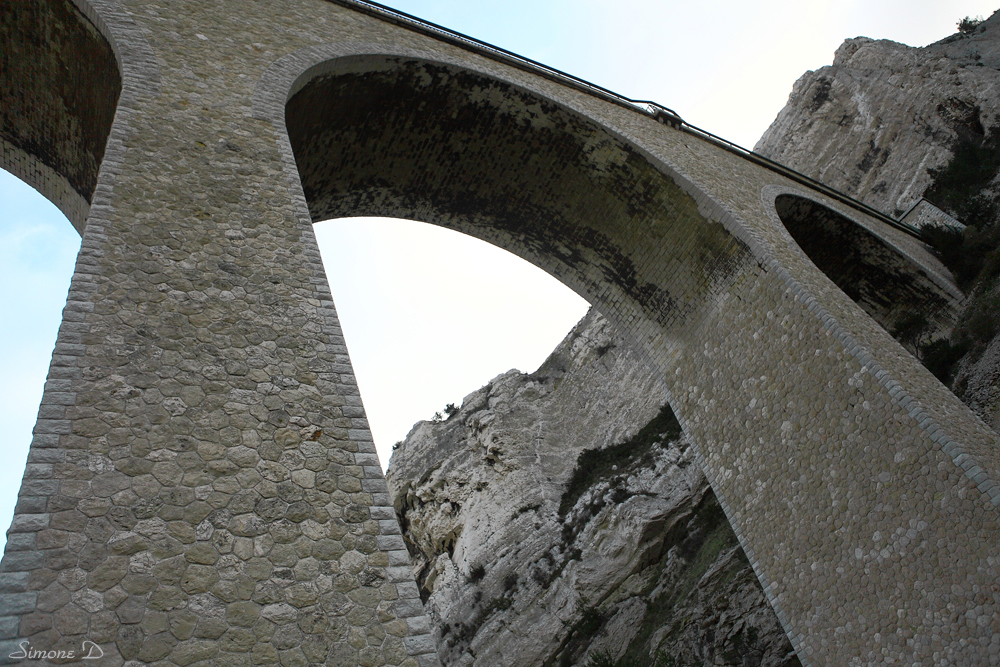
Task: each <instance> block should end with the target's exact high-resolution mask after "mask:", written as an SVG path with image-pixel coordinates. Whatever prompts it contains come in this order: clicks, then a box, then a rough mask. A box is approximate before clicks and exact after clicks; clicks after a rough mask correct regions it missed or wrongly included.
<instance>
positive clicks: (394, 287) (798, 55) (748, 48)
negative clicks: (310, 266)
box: [0, 0, 994, 540]
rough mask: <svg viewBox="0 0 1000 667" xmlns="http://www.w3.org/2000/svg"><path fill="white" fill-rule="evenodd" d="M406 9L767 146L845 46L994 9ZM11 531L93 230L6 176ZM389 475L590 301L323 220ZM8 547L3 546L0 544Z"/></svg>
mask: <svg viewBox="0 0 1000 667" xmlns="http://www.w3.org/2000/svg"><path fill="white" fill-rule="evenodd" d="M392 4H393V6H394V7H397V8H398V9H401V10H402V11H405V12H408V13H411V14H415V15H417V16H420V17H422V18H425V19H427V20H429V21H433V22H435V23H439V24H442V25H444V26H446V27H448V28H452V29H454V30H458V31H460V32H464V33H466V34H468V35H471V36H473V37H477V38H479V39H482V40H485V41H487V42H491V43H493V44H496V45H497V46H501V47H503V48H506V49H509V50H511V51H514V52H516V53H520V54H522V55H524V56H527V57H529V58H533V59H535V60H539V61H541V62H544V63H546V64H548V65H550V66H553V67H556V68H559V69H562V70H565V71H567V72H569V73H571V74H574V75H577V76H580V77H582V78H585V79H588V80H590V81H593V82H594V83H597V84H599V85H602V86H605V87H607V88H611V89H612V90H615V91H617V92H619V93H622V94H624V95H628V96H630V97H633V98H641V99H653V100H656V101H658V102H660V103H661V104H664V105H666V106H668V107H671V108H673V109H674V110H676V111H677V112H678V113H680V114H681V116H682V117H684V118H685V119H686V120H687V121H689V122H691V123H693V124H695V125H698V126H700V127H703V128H704V129H706V130H709V131H711V132H713V133H715V134H718V135H720V136H722V137H725V138H727V139H730V140H731V141H735V142H736V143H738V144H741V145H744V146H746V147H748V148H750V147H752V146H753V144H754V143H755V142H756V140H757V139H758V138H759V136H760V135H761V133H762V132H763V131H764V130H765V129H766V128H767V126H768V125H769V124H770V122H771V121H772V120H773V119H774V116H775V115H776V114H777V112H778V111H779V110H780V109H781V107H782V106H783V105H784V102H785V99H786V98H787V96H788V93H789V92H790V91H791V88H792V84H793V83H794V82H795V80H796V79H797V78H798V77H799V76H800V75H801V74H802V73H803V72H804V71H806V70H807V69H816V68H819V67H822V66H824V65H827V64H829V63H830V62H831V61H832V59H833V52H834V50H835V49H836V48H837V46H839V45H840V43H841V42H842V41H843V39H844V38H846V37H854V36H859V35H865V36H868V37H873V38H885V39H893V40H895V41H899V42H903V43H906V44H910V45H914V46H922V45H925V44H927V43H930V42H933V41H936V40H938V39H941V38H943V37H945V36H947V35H949V34H951V33H952V32H954V31H955V23H956V21H957V20H958V19H960V18H962V17H963V16H966V15H972V16H975V15H983V16H988V15H989V14H990V13H991V12H992V10H993V9H994V7H993V6H992V5H991V4H989V3H986V2H982V1H979V0H953V1H950V2H943V1H937V2H932V1H927V0H923V1H913V0H885V1H882V2H879V1H878V0H866V1H859V0H854V1H846V2H845V1H833V0H829V1H813V2H810V1H803V0H798V1H790V0H788V1H786V0H782V1H777V0H774V1H763V2H747V1H746V0H743V1H741V2H735V1H731V0H707V1H706V0H703V1H702V2H699V3H694V2H689V1H685V2H680V1H674V0H666V1H660V2H650V1H648V0H619V1H618V2H615V3H611V2H607V1H602V2H598V1H597V0H574V2H568V1H565V0H531V1H528V0H513V1H510V2H504V3H498V2H478V1H472V0H462V1H459V0H397V1H396V2H395V3H392ZM0 202H2V204H0V210H2V213H0V279H2V280H3V284H5V285H6V289H4V290H2V292H0V312H2V313H3V314H4V317H3V319H2V321H0V345H2V349H3V350H5V352H4V354H3V355H0V379H2V380H3V381H2V383H0V421H2V423H3V424H4V426H5V428H4V431H3V433H2V434H0V457H2V459H0V460H2V462H3V465H2V466H0V524H3V526H4V527H6V526H7V525H9V524H8V522H9V520H10V517H11V516H12V514H13V506H14V500H15V497H16V493H17V488H18V486H19V485H20V478H21V472H22V470H23V467H24V460H25V457H26V454H27V446H28V443H29V442H30V439H31V428H32V426H33V424H34V418H35V414H36V411H37V407H38V401H39V400H40V396H41V390H42V385H43V382H44V378H45V373H46V370H47V367H48V363H49V357H50V355H51V351H52V346H53V344H54V341H55V334H56V329H57V327H58V323H59V319H60V312H61V309H62V306H63V303H64V301H65V296H66V291H67V289H68V286H69V278H70V275H71V274H72V270H73V262H74V258H75V255H76V252H77V250H78V248H79V244H80V240H79V236H78V235H77V234H76V232H75V231H74V230H73V228H72V227H71V226H70V224H69V222H68V221H67V220H66V219H65V218H64V217H63V216H62V214H61V213H59V211H58V210H56V209H55V208H54V207H53V206H52V205H50V204H49V203H48V202H46V201H45V200H43V199H41V197H40V196H38V195H37V194H36V193H35V192H34V191H32V190H31V189H30V188H27V186H24V185H23V184H21V183H20V182H19V181H17V180H16V179H14V178H13V177H11V176H9V175H8V174H6V173H4V172H0ZM317 235H318V237H319V239H320V244H321V251H322V253H323V258H324V262H325V264H326V266H327V273H328V275H329V278H330V282H331V289H332V290H333V295H334V299H335V301H336V302H337V308H338V311H339V313H340V316H341V320H342V324H343V326H344V329H345V334H346V336H347V340H348V345H349V347H350V349H351V353H352V359H353V362H354V366H355V370H356V373H357V376H358V380H359V383H360V385H361V389H362V396H363V398H364V401H365V406H366V409H367V410H368V414H369V419H370V421H371V424H372V429H373V432H374V434H375V439H376V444H377V446H378V448H379V451H380V456H381V457H382V462H383V466H384V465H385V464H386V463H387V462H388V451H389V449H390V448H391V446H392V443H393V442H395V441H396V440H398V439H401V438H402V437H404V436H405V435H406V432H407V431H408V430H409V427H410V426H411V425H412V424H413V423H414V422H415V421H416V420H418V419H426V418H430V416H431V415H432V414H433V413H434V411H435V410H439V409H441V408H443V407H444V405H445V404H446V403H449V402H455V403H457V402H460V401H461V400H462V398H463V397H464V396H465V395H466V394H468V393H469V392H471V391H473V390H475V389H477V388H478V387H479V386H481V385H482V384H484V383H485V382H487V381H488V380H489V379H491V378H492V377H494V376H495V375H497V374H499V373H502V372H504V371H506V370H508V369H509V368H512V367H517V368H520V369H522V370H526V371H531V370H534V369H535V367H537V366H538V364H539V363H541V361H542V360H544V358H545V356H546V355H547V354H548V352H549V351H551V349H552V348H553V347H554V346H555V344H556V343H557V342H558V341H559V340H560V339H561V338H562V336H563V335H564V334H565V333H566V331H568V329H569V328H570V326H572V324H573V323H574V322H575V321H576V320H577V319H578V318H579V317H580V316H582V315H583V313H584V311H585V309H586V304H584V303H583V302H582V300H581V299H579V297H576V296H575V295H573V294H571V293H570V292H569V291H568V290H567V289H566V288H564V287H563V286H561V285H560V284H558V283H556V282H555V281H554V280H552V279H551V278H549V277H548V276H546V275H545V274H543V273H541V272H540V271H538V270H537V269H535V268H533V267H531V266H528V265H526V264H525V263H523V262H521V260H518V259H516V258H513V257H512V256H510V255H508V254H507V253H505V252H503V251H500V250H496V249H494V248H490V247H489V246H486V245H485V244H483V243H481V242H479V241H475V240H473V239H469V238H467V237H462V236H461V235H458V234H455V233H452V232H448V231H446V230H441V229H436V228H431V227H429V226H427V225H422V224H419V223H404V222H400V221H381V222H368V223H362V222H347V221H332V222H326V223H321V224H319V225H318V226H317ZM0 540H2V538H0Z"/></svg>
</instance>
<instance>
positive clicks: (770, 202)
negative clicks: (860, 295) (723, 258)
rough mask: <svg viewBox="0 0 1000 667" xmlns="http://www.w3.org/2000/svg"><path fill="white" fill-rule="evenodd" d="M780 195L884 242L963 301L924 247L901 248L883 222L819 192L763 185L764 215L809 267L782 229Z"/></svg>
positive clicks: (948, 277)
mask: <svg viewBox="0 0 1000 667" xmlns="http://www.w3.org/2000/svg"><path fill="white" fill-rule="evenodd" d="M783 195H788V196H792V197H798V198H800V199H805V200H807V201H809V202H812V203H813V204H816V205H818V206H821V207H823V208H825V209H828V210H830V211H832V212H833V213H836V214H837V215H839V216H841V217H843V218H845V219H847V220H848V221H850V222H852V223H854V224H855V225H857V226H858V227H860V228H861V229H863V230H865V231H866V232H868V233H869V234H871V235H872V236H874V237H875V238H876V239H878V240H879V241H881V242H882V243H885V244H886V246H888V247H889V248H890V249H891V250H892V251H893V252H895V253H897V254H898V255H899V256H900V257H903V258H905V259H906V260H907V261H908V262H910V263H911V264H912V265H913V266H914V268H915V269H917V270H919V271H922V272H923V273H924V274H926V276H927V278H928V279H929V280H931V282H933V283H934V284H935V285H936V286H937V287H938V288H939V289H941V291H943V292H944V293H946V294H947V295H948V296H950V297H951V298H952V299H954V300H955V301H956V302H959V303H960V302H962V301H964V300H965V295H964V294H963V293H962V291H961V290H959V289H958V287H957V286H956V285H955V282H954V280H953V279H952V277H951V274H950V273H949V272H948V270H947V269H946V268H945V267H944V266H943V265H942V264H941V263H940V262H939V261H938V260H937V258H935V257H934V256H933V255H931V254H930V253H928V252H927V251H926V250H924V249H923V248H921V247H918V246H917V245H916V244H917V243H918V241H916V240H915V239H914V241H913V245H912V246H911V247H907V245H908V244H907V245H904V243H901V242H900V239H899V238H896V237H895V235H892V234H887V233H885V232H884V230H882V229H881V228H880V226H881V224H882V223H880V222H877V221H875V220H872V219H871V218H868V217H867V216H863V215H860V214H858V212H857V211H854V210H852V209H851V208H850V207H847V206H844V205H843V204H841V203H840V202H836V201H833V200H831V199H828V198H827V197H824V196H823V195H821V194H819V193H816V192H808V191H806V190H801V189H799V188H794V187H790V186H786V185H766V186H764V188H762V190H761V195H760V199H761V202H762V203H763V205H764V211H765V213H767V216H768V218H770V219H771V222H773V223H774V227H775V229H777V230H778V234H779V235H780V236H781V238H782V239H783V240H784V241H785V242H786V243H787V244H788V245H789V247H791V248H794V252H795V253H796V254H798V255H799V257H800V258H804V259H805V260H806V261H808V262H809V263H810V264H812V260H811V259H809V256H808V255H806V253H805V251H804V250H802V248H800V247H799V245H798V243H796V242H795V240H794V239H793V238H792V235H791V233H790V232H789V231H788V229H787V228H786V227H785V223H784V222H782V220H781V216H779V215H778V209H777V203H776V202H777V200H778V197H781V196H783ZM900 234H902V232H900ZM817 270H818V269H817Z"/></svg>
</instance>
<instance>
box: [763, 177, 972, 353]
mask: <svg viewBox="0 0 1000 667" xmlns="http://www.w3.org/2000/svg"><path fill="white" fill-rule="evenodd" d="M774 205H775V209H776V210H777V212H778V217H779V218H780V219H781V221H782V223H783V224H784V225H785V228H786V229H787V230H788V232H789V234H791V236H792V238H793V239H794V240H795V242H796V243H797V244H798V245H799V247H800V248H801V249H802V251H803V252H804V253H805V254H806V256H807V257H809V259H810V260H812V262H813V263H814V264H815V265H816V267H817V268H819V270H820V271H822V272H823V273H824V274H826V276H827V277H828V278H829V279H830V280H832V281H833V282H834V283H835V284H836V285H837V287H839V288H840V289H841V290H842V291H843V292H844V293H845V294H846V295H847V296H848V297H850V298H851V299H852V300H853V301H854V302H855V303H857V304H858V305H859V306H861V308H862V309H863V310H864V311H865V312H866V313H867V314H868V315H869V316H870V317H871V318H872V319H873V320H875V321H876V322H878V323H879V324H880V325H881V326H882V328H884V329H885V330H886V331H888V332H889V333H891V334H892V335H894V336H895V337H896V338H897V339H900V342H901V343H903V344H904V346H908V347H910V348H911V351H914V346H915V345H918V344H919V342H920V341H919V340H909V339H908V338H909V337H912V332H908V331H903V329H904V328H911V329H912V327H913V324H912V323H913V322H914V321H916V320H918V319H919V320H921V321H923V322H924V324H923V325H922V326H923V329H922V330H921V332H919V337H920V340H924V339H926V340H930V339H931V338H936V337H939V336H940V335H943V334H945V333H947V332H948V331H949V330H950V329H951V327H952V326H954V324H955V322H956V320H957V316H958V309H959V306H960V302H959V301H958V300H957V299H956V298H955V297H954V296H953V295H951V294H949V293H948V292H946V291H945V290H944V289H943V288H941V287H940V286H939V285H938V284H936V283H935V282H934V281H933V280H932V279H931V278H930V277H929V276H928V275H927V273H926V272H925V271H924V270H923V269H921V268H920V267H919V266H918V265H916V264H915V263H914V262H913V261H912V260H910V259H909V258H907V257H906V256H905V255H903V254H902V253H901V252H899V251H898V250H896V249H895V248H893V247H892V246H890V245H889V244H888V243H887V242H886V241H884V240H883V239H881V238H879V237H878V236H876V235H875V234H873V233H872V232H870V231H868V230H867V229H865V228H864V227H862V226H861V225H858V224H857V223H855V222H853V221H852V220H849V219H847V218H845V217H844V216H842V215H840V214H839V213H837V212H835V211H833V210H831V209H828V208H826V207H825V206H822V205H820V204H817V203H816V202H813V201H810V200H808V199H805V198H803V197H797V196H794V195H781V196H779V197H778V198H777V199H776V200H775V202H774Z"/></svg>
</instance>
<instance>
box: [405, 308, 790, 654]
mask: <svg viewBox="0 0 1000 667" xmlns="http://www.w3.org/2000/svg"><path fill="white" fill-rule="evenodd" d="M664 402H665V393H664V388H663V385H662V382H661V381H660V380H659V378H658V377H657V376H656V374H655V373H652V372H650V371H649V370H648V369H647V368H646V367H644V366H643V365H642V364H641V363H640V362H639V361H638V360H637V359H636V358H635V357H634V355H632V354H631V353H629V351H628V349H627V346H626V344H625V342H624V341H623V340H622V339H621V337H620V336H618V335H616V334H615V333H614V332H613V331H612V328H611V326H610V325H609V324H608V323H607V321H605V320H604V319H603V318H602V317H600V315H598V314H597V313H596V312H595V311H591V313H589V314H588V315H587V316H586V317H585V318H584V319H583V320H582V321H581V322H580V323H579V324H578V325H577V326H576V327H575V328H574V330H573V331H571V332H570V334H569V336H568V337H567V338H566V340H564V341H563V342H562V343H561V344H560V345H559V347H557V348H556V350H555V351H554V352H553V353H552V355H551V356H550V357H549V359H548V360H547V361H546V362H545V363H544V364H543V365H542V367H541V368H539V369H538V371H536V372H535V373H532V374H531V375H525V374H523V373H519V372H517V371H511V372H509V373H505V374H504V375H501V376H499V377H497V378H495V379H494V380H493V381H492V382H491V383H490V384H489V385H487V386H486V387H484V388H483V389H481V390H479V391H477V392H475V393H473V394H471V395H469V396H468V397H466V399H465V401H464V404H463V405H462V407H461V409H460V410H459V411H458V412H457V413H455V414H454V415H452V416H451V417H449V418H448V419H447V420H446V421H444V422H437V423H435V422H421V423H419V424H417V425H416V426H415V427H414V429H413V431H411V433H410V435H409V436H408V437H407V438H406V440H404V441H403V443H402V444H401V445H400V447H399V448H398V449H396V450H395V451H394V453H393V457H392V460H391V462H390V467H389V472H388V474H387V476H386V480H387V482H388V484H389V489H390V492H391V493H392V495H393V502H394V503H395V506H396V512H397V513H398V514H399V516H400V523H401V525H403V526H404V528H405V530H404V537H405V538H406V540H407V545H408V547H409V549H410V552H411V556H412V561H413V568H414V571H415V572H416V574H417V582H418V584H419V585H420V586H421V589H422V590H421V593H422V596H423V597H424V598H425V600H426V601H427V607H428V609H429V611H430V613H431V619H432V621H433V624H434V634H435V638H436V640H437V647H436V648H437V651H438V654H439V655H440V657H441V661H442V663H443V664H445V665H493V664H504V665H512V666H514V665H524V666H526V667H527V666H529V665H542V664H562V663H563V662H565V663H566V664H585V663H586V662H587V656H588V655H590V656H593V655H595V654H596V653H599V652H603V651H608V652H610V653H611V654H612V655H613V656H614V657H616V658H617V657H619V656H621V655H624V654H625V653H626V651H628V652H629V654H630V655H631V656H633V657H640V658H644V657H649V656H652V655H655V654H656V652H657V651H660V650H662V651H664V652H665V654H667V655H671V656H674V657H675V658H676V659H677V661H678V663H679V664H689V663H690V664H695V663H698V662H704V663H705V664H713V665H742V664H744V658H745V655H744V653H745V652H753V653H754V654H755V655H756V656H757V660H756V661H754V662H753V664H761V665H793V664H798V663H797V660H796V659H795V658H794V654H792V656H791V657H789V654H790V653H791V651H792V647H791V645H790V644H789V643H788V640H787V638H786V637H785V634H784V632H783V631H782V629H781V625H780V623H779V622H778V619H777V618H776V617H775V616H774V614H773V612H772V611H771V609H770V606H769V605H768V603H767V601H766V599H765V596H764V593H763V591H762V590H761V588H760V586H759V584H757V582H756V577H755V575H754V574H753V570H752V568H751V567H750V564H749V563H748V562H747V560H746V557H745V556H744V555H743V552H742V551H741V549H740V548H739V547H738V546H737V539H736V536H735V535H734V534H733V533H732V531H731V529H730V528H729V527H728V523H727V522H726V521H725V519H724V518H722V514H721V510H720V508H719V507H718V503H717V502H716V501H715V498H714V496H713V495H712V493H711V491H710V490H709V488H708V482H707V481H706V480H705V477H704V475H703V474H702V473H701V471H700V470H699V468H698V465H697V464H695V463H694V461H693V456H692V452H691V450H690V447H689V442H688V441H687V440H686V439H685V438H683V437H682V438H681V439H679V440H674V441H671V440H669V439H666V440H665V439H664V438H663V437H659V436H658V437H655V438H653V439H651V440H650V442H649V443H647V445H646V446H645V447H642V448H641V449H640V450H637V451H634V452H632V456H629V455H628V454H621V455H619V456H618V457H617V458H616V459H615V460H614V462H612V461H608V462H606V464H605V467H604V469H603V470H602V471H600V473H601V474H596V473H597V472H598V471H594V472H595V475H594V478H593V479H592V480H591V482H590V483H589V484H586V485H585V487H584V488H577V489H576V492H575V494H574V495H575V497H573V498H571V499H570V500H568V501H564V500H563V497H564V495H565V494H566V493H567V487H568V485H569V483H570V480H571V478H572V477H573V475H574V473H576V471H577V457H578V456H579V455H580V454H581V453H582V452H584V451H585V450H591V449H597V448H600V447H604V446H608V445H615V444H618V443H620V442H624V441H626V440H627V439H628V438H629V437H631V436H633V435H635V434H636V432H638V431H639V430H640V429H641V428H642V427H643V426H644V425H645V424H646V423H647V422H649V421H651V420H652V419H653V418H654V417H656V415H657V413H658V412H659V410H660V407H661V406H662V405H663V403H664ZM654 435H655V434H654ZM584 465H586V464H584ZM612 466H614V467H612ZM577 474H578V473H577ZM394 572H395V571H394ZM416 623H419V621H415V622H413V623H411V626H413V625H415V624H416ZM751 637H752V639H750V638H751Z"/></svg>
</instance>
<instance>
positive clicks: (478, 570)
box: [469, 563, 486, 584]
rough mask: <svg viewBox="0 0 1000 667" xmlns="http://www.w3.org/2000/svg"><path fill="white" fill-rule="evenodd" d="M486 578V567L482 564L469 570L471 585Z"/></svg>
mask: <svg viewBox="0 0 1000 667" xmlns="http://www.w3.org/2000/svg"><path fill="white" fill-rule="evenodd" d="M485 576H486V567H485V566H484V565H483V564H482V563H480V564H479V565H473V566H472V567H471V568H469V581H470V582H471V583H473V584H474V583H476V582H477V581H482V579H483V577H485Z"/></svg>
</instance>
